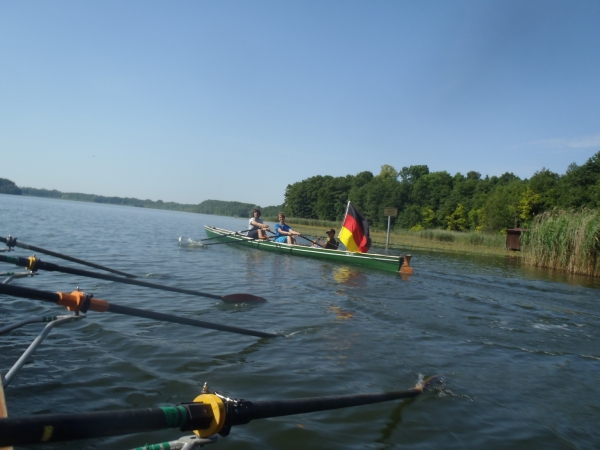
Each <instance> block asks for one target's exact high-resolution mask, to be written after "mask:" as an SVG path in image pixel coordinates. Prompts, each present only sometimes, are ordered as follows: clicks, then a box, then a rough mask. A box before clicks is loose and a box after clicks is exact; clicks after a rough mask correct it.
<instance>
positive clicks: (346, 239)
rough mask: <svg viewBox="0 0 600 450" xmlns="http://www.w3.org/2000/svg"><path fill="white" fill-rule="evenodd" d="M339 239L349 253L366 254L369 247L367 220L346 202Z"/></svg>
mask: <svg viewBox="0 0 600 450" xmlns="http://www.w3.org/2000/svg"><path fill="white" fill-rule="evenodd" d="M339 238H340V241H342V243H343V244H344V245H345V246H346V248H347V249H348V250H349V251H351V252H360V253H367V252H368V251H369V247H371V238H370V236H369V224H368V223H367V219H365V216H363V215H362V214H361V213H359V212H358V211H357V210H356V208H355V207H354V205H352V203H350V202H348V208H347V209H346V217H344V222H343V223H342V229H341V231H340V235H339Z"/></svg>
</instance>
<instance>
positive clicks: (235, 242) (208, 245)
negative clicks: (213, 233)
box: [204, 236, 272, 247]
mask: <svg viewBox="0 0 600 450" xmlns="http://www.w3.org/2000/svg"><path fill="white" fill-rule="evenodd" d="M220 237H229V236H220ZM240 237H244V236H240ZM253 241H257V242H272V241H269V239H250V240H246V239H237V240H235V241H228V242H214V243H210V244H204V246H205V247H210V246H212V245H221V244H239V243H240V242H253Z"/></svg>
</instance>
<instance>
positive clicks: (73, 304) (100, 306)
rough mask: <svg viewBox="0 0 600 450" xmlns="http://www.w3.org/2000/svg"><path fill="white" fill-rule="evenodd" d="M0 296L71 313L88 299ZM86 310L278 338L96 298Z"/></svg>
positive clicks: (26, 291) (17, 291) (16, 291)
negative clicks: (43, 303)
mask: <svg viewBox="0 0 600 450" xmlns="http://www.w3.org/2000/svg"><path fill="white" fill-rule="evenodd" d="M0 294H6V295H12V296H13V297H21V298H28V299H34V300H43V301H46V302H51V303H56V304H57V305H62V306H66V307H68V308H69V309H70V310H72V311H79V308H81V306H82V304H83V303H84V302H86V301H88V299H86V298H85V295H84V294H83V293H82V292H74V293H72V294H67V293H62V292H48V291H40V290H38V289H31V288H26V287H21V286H14V285H10V284H0ZM87 308H89V310H91V311H97V312H112V313H116V314H124V315H128V316H136V317H143V318H146V319H153V320H159V321H163V322H171V323H179V324H182V325H190V326H193V327H198V328H208V329H211V330H218V331H227V332H229V333H236V334H245V335H248V336H256V337H278V336H279V335H277V334H273V333H265V332H263V331H255V330H248V329H246V328H238V327H232V326H229V325H221V324H218V323H212V322H205V321H203V320H196V319H189V318H187V317H179V316H174V315H171V314H163V313H158V312H154V311H147V310H144V309H137V308H131V307H129V306H121V305H116V304H114V303H109V302H107V301H106V300H101V299H98V298H90V299H89V303H88V305H87Z"/></svg>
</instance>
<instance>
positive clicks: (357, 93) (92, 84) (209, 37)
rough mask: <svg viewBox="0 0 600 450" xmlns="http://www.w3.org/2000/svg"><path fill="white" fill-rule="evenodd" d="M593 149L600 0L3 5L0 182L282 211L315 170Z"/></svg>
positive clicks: (459, 164) (564, 160) (527, 163)
mask: <svg viewBox="0 0 600 450" xmlns="http://www.w3.org/2000/svg"><path fill="white" fill-rule="evenodd" d="M598 150H600V2H599V1H597V0H592V1H586V0H577V1H573V0H564V1H552V0H540V1H528V0H518V1H517V0H515V1H511V0H500V1H494V0H489V1H481V0H475V1H447V0H443V1H433V0H424V1H413V0H411V1H401V0H395V1H366V0H365V1H352V0H351V1H342V0H336V1H326V0H325V1H323V0H319V1H306V0H303V1H260V0H252V1H227V0H224V1H178V2H170V1H160V2H159V1H147V0H144V1H126V2H123V1H97V2H90V1H60V0H58V1H57V0H55V1H51V2H39V1H37V2H35V1H17V0H4V1H1V2H0V177H2V178H8V179H11V180H13V181H14V182H15V183H17V185H19V186H27V187H36V188H47V189H58V190H61V191H65V192H83V193H90V194H100V195H107V196H120V197H137V198H141V199H146V198H149V199H152V200H158V199H161V200H164V201H176V202H180V203H200V202H201V201H203V200H207V199H217V200H236V201H242V202H248V203H257V204H259V205H262V206H268V205H275V204H280V203H282V201H283V194H284V192H285V188H286V186H287V185H288V184H290V183H294V182H296V181H300V180H302V179H305V178H307V177H310V176H314V175H333V176H344V175H347V174H356V173H358V172H361V171H364V170H370V171H372V172H373V173H375V174H377V173H379V170H380V167H381V165H383V164H390V165H392V166H394V167H395V168H396V169H401V168H402V167H403V166H409V165H414V164H426V165H428V166H429V169H430V170H431V171H438V170H446V171H448V172H450V173H451V174H455V173H456V172H461V173H463V174H466V173H467V172H468V171H470V170H475V171H478V172H480V173H481V174H483V175H486V174H489V175H501V174H502V173H504V172H513V173H515V174H516V175H518V176H520V177H522V178H529V177H530V176H531V175H533V174H534V173H535V171H537V170H540V169H541V168H542V167H546V168H549V169H551V170H553V171H555V172H558V173H561V174H562V173H564V172H565V170H566V169H567V166H568V165H569V164H570V163H572V162H576V163H578V164H582V163H583V162H585V161H586V160H587V159H588V158H589V157H590V156H592V155H594V154H595V153H596V152H597V151H598Z"/></svg>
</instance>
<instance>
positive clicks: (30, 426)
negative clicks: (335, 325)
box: [0, 377, 437, 448]
mask: <svg viewBox="0 0 600 450" xmlns="http://www.w3.org/2000/svg"><path fill="white" fill-rule="evenodd" d="M436 378H437V377H432V378H430V379H428V380H427V381H426V382H425V383H424V384H421V385H417V386H415V387H414V388H412V389H409V390H407V391H395V392H383V393H378V394H355V395H337V396H332V397H312V398H299V399H291V400H271V401H254V402H252V401H249V400H232V399H229V398H225V397H223V396H220V395H217V394H214V393H202V394H201V395H199V396H198V397H196V398H195V399H194V402H193V403H183V404H181V405H177V406H163V407H161V408H144V409H130V410H118V411H96V412H88V413H84V412H77V413H70V414H43V415H42V414H39V415H38V414H36V415H33V416H29V417H21V418H15V417H12V418H5V419H0V445H19V446H21V445H32V444H40V443H48V442H58V441H71V440H76V439H93V438H100V437H106V436H120V435H124V434H131V433H142V432H150V431H156V430H164V429H168V428H179V429H180V430H181V431H188V430H193V431H194V433H196V434H197V435H198V436H200V437H208V436H212V435H215V434H217V433H218V434H220V435H221V436H227V435H228V434H229V432H230V430H231V427H232V426H236V425H244V424H247V423H248V422H250V421H252V420H257V419H268V418H271V417H281V416H290V415H296V414H306V413H311V412H317V411H328V410H332V409H339V408H348V407H352V406H362V405H370V404H373V403H381V402H387V401H391V400H399V399H404V398H414V397H417V396H419V395H421V394H422V393H423V392H424V391H425V390H427V389H429V388H430V387H431V386H430V385H431V384H432V383H433V381H434V380H435V379H436ZM363 425H364V426H366V425H367V424H366V423H365V424H363ZM144 448H150V446H147V447H144ZM152 448H155V447H154V446H152ZM156 448H158V446H156ZM160 448H168V447H160Z"/></svg>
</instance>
